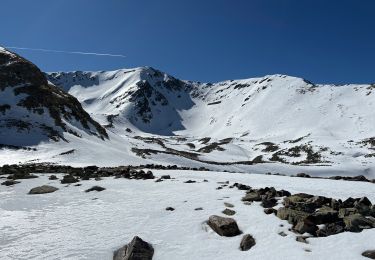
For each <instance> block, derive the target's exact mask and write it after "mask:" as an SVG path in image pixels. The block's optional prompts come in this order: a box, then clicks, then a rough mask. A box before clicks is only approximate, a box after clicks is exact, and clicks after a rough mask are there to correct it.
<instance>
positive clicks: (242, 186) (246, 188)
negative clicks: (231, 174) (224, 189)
mask: <svg viewBox="0 0 375 260" xmlns="http://www.w3.org/2000/svg"><path fill="white" fill-rule="evenodd" d="M231 187H232V188H234V187H237V189H239V190H250V189H251V187H250V186H248V185H245V184H241V183H237V182H236V183H234V184H233V185H232V186H231Z"/></svg>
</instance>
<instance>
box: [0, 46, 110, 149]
mask: <svg viewBox="0 0 375 260" xmlns="http://www.w3.org/2000/svg"><path fill="white" fill-rule="evenodd" d="M0 100H1V102H6V104H2V103H0V106H1V107H2V109H1V112H2V113H0V119H1V120H0V122H1V123H0V133H3V134H2V135H1V134H0V143H2V144H6V145H34V144H38V143H39V142H40V141H42V140H54V141H58V140H65V137H64V133H70V134H74V135H76V136H77V137H80V136H81V134H80V133H79V132H77V129H80V130H82V131H84V132H86V133H87V134H90V135H97V136H98V137H100V138H102V139H105V138H107V137H108V135H107V132H106V130H105V129H104V128H103V127H102V126H100V125H99V124H98V123H97V122H96V121H94V120H93V119H92V118H91V117H90V115H89V114H88V113H87V112H86V111H84V110H83V108H82V106H81V104H80V102H79V101H78V100H77V99H76V98H75V97H73V96H71V95H70V94H68V93H66V92H64V91H63V90H61V89H59V88H58V87H56V86H55V85H53V84H51V83H50V82H48V80H47V78H46V77H45V75H44V74H43V73H42V72H41V71H40V70H39V68H38V67H37V66H35V65H34V64H33V63H31V62H29V61H27V60H26V59H24V58H22V57H20V56H19V55H17V54H15V53H12V52H10V51H8V50H5V49H3V48H0ZM4 108H5V109H4ZM9 131H11V132H12V136H13V138H9V135H7V133H8V132H9ZM28 135H30V138H27V136H28ZM20 140H21V141H20Z"/></svg>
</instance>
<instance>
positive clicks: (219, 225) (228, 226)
mask: <svg viewBox="0 0 375 260" xmlns="http://www.w3.org/2000/svg"><path fill="white" fill-rule="evenodd" d="M207 224H208V225H209V226H210V227H211V228H212V229H213V230H214V231H215V232H216V233H217V234H219V235H220V236H225V237H233V236H237V235H239V234H241V231H240V230H239V228H238V225H237V222H236V221H235V220H234V219H233V218H225V217H220V216H216V215H212V216H210V217H209V219H208V221H207Z"/></svg>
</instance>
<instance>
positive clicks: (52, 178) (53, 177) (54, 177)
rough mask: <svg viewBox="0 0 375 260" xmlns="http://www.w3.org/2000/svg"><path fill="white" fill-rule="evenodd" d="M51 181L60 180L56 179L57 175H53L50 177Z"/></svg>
mask: <svg viewBox="0 0 375 260" xmlns="http://www.w3.org/2000/svg"><path fill="white" fill-rule="evenodd" d="M48 179H49V180H51V181H53V180H58V178H57V177H56V175H51V176H49V177H48Z"/></svg>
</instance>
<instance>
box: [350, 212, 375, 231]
mask: <svg viewBox="0 0 375 260" xmlns="http://www.w3.org/2000/svg"><path fill="white" fill-rule="evenodd" d="M344 223H345V229H346V230H348V231H351V232H361V231H362V230H363V229H368V228H375V219H374V218H372V217H369V218H366V217H364V216H362V215H361V214H358V213H357V214H353V215H350V216H347V217H344Z"/></svg>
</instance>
